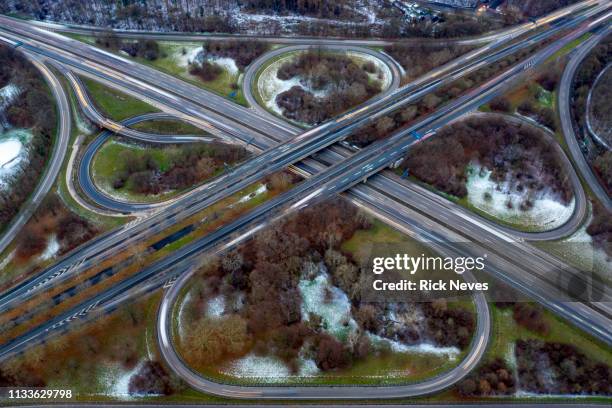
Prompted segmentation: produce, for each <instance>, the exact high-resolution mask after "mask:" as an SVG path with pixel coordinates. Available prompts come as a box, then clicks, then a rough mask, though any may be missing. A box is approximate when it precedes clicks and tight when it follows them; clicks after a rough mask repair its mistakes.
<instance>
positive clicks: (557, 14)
mask: <svg viewBox="0 0 612 408" xmlns="http://www.w3.org/2000/svg"><path fill="white" fill-rule="evenodd" d="M596 3H597V0H588V1H583V2H580V3H576V4H572V5H570V6H568V7H565V8H562V9H559V10H556V11H554V12H553V13H550V14H549V15H548V16H545V17H544V18H542V19H539V20H537V21H536V22H528V23H524V24H519V25H517V26H513V27H509V28H506V29H501V30H499V31H496V32H491V33H486V34H484V35H481V36H477V37H474V38H459V39H424V38H399V39H368V38H357V39H353V38H328V37H304V36H264V35H262V36H253V35H240V34H214V33H181V32H162V31H144V30H123V29H112V30H110V31H112V32H113V33H114V34H115V35H117V36H118V37H121V38H133V39H139V38H147V39H152V40H159V41H206V40H224V41H227V40H240V39H243V40H259V41H266V42H270V43H273V44H287V45H354V46H363V47H384V46H386V45H391V44H395V43H398V42H402V43H418V44H422V43H430V44H457V45H481V44H485V43H488V42H491V41H494V40H498V39H500V38H504V37H506V38H511V37H514V36H517V35H520V34H521V33H523V32H525V30H529V29H530V28H531V27H532V26H533V25H544V24H547V23H548V22H550V21H552V20H554V19H558V18H562V17H565V16H567V15H570V14H572V13H574V12H577V11H579V10H581V9H584V8H585V7H589V6H592V5H594V4H596ZM28 23H29V24H32V25H36V26H39V27H41V28H44V29H45V30H50V31H56V32H60V33H72V34H80V35H96V34H100V33H104V32H109V29H108V28H106V27H104V28H101V27H97V26H89V25H79V24H58V23H52V22H47V21H37V20H30V21H28Z"/></svg>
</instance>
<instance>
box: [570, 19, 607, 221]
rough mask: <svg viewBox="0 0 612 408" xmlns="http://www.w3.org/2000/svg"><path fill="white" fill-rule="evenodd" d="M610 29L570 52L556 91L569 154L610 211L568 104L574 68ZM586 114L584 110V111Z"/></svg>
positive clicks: (604, 192) (590, 186) (602, 31)
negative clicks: (582, 147) (576, 132)
mask: <svg viewBox="0 0 612 408" xmlns="http://www.w3.org/2000/svg"><path fill="white" fill-rule="evenodd" d="M610 31H612V26H611V25H607V26H606V27H604V29H603V30H601V31H599V32H598V33H595V34H594V35H593V36H592V37H591V38H589V39H588V40H587V41H585V42H583V43H582V44H580V45H579V46H578V48H577V49H576V50H575V51H574V52H573V53H572V54H570V60H569V62H568V63H567V65H566V66H565V70H564V71H563V76H562V77H561V84H560V86H559V93H558V106H559V114H560V117H561V126H562V129H563V137H564V138H565V142H566V143H567V146H568V148H569V151H570V154H571V156H572V160H573V161H574V164H575V165H576V167H577V168H578V170H579V171H580V174H581V176H582V177H583V178H584V180H585V181H586V183H587V184H588V186H589V188H590V189H591V191H592V192H593V193H594V194H595V196H597V199H598V200H599V202H600V203H601V204H602V205H603V206H604V207H605V208H606V209H607V210H608V211H612V200H611V199H610V197H609V196H608V193H607V192H606V190H605V189H604V188H603V186H602V185H601V183H600V181H599V179H598V177H597V176H596V175H595V173H594V172H593V169H592V168H591V165H590V164H589V163H588V162H587V160H586V158H585V157H584V155H583V153H582V149H581V148H580V144H579V142H578V138H577V135H576V134H575V132H574V125H573V123H572V113H571V110H570V104H571V100H572V95H571V94H572V83H573V79H574V76H575V75H576V70H577V69H578V67H579V66H580V63H581V62H582V61H583V60H584V58H586V56H587V55H588V54H589V52H590V51H591V50H592V49H593V48H594V47H595V46H596V45H597V44H598V43H599V42H600V41H601V40H602V39H603V38H604V37H605V36H606V35H608V34H609V33H610ZM585 114H586V112H585Z"/></svg>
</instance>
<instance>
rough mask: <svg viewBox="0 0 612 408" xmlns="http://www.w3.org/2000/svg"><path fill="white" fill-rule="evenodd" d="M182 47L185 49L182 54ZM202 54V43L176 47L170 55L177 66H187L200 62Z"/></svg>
mask: <svg viewBox="0 0 612 408" xmlns="http://www.w3.org/2000/svg"><path fill="white" fill-rule="evenodd" d="M183 48H184V49H185V51H186V52H185V53H184V54H183ZM203 55H204V49H203V48H202V45H191V46H190V45H184V46H183V47H181V48H178V49H177V50H176V52H175V53H174V54H173V56H172V57H173V59H174V60H175V61H176V64H177V65H178V66H179V67H185V68H187V67H188V66H189V65H191V64H193V63H201V62H202V56H203Z"/></svg>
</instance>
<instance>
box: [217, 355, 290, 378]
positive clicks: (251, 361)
mask: <svg viewBox="0 0 612 408" xmlns="http://www.w3.org/2000/svg"><path fill="white" fill-rule="evenodd" d="M220 371H221V373H222V374H226V375H231V376H234V377H239V378H251V379H259V378H265V379H266V380H269V381H274V380H276V381H285V379H286V378H287V377H288V376H289V374H290V373H289V368H288V367H287V365H286V364H285V363H283V361H281V360H280V359H279V358H277V357H273V356H256V355H254V354H247V355H246V356H244V357H242V358H239V359H236V360H234V361H232V362H231V363H230V364H228V366H227V367H222V368H221V370H220Z"/></svg>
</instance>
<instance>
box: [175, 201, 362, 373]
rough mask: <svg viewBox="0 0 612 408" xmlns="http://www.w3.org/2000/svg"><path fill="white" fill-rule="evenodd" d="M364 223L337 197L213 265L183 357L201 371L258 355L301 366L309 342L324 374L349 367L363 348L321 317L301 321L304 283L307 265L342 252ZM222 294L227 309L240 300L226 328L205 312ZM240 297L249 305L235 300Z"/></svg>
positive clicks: (196, 303)
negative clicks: (329, 329)
mask: <svg viewBox="0 0 612 408" xmlns="http://www.w3.org/2000/svg"><path fill="white" fill-rule="evenodd" d="M364 222H365V221H364V219H363V218H362V217H360V216H357V210H356V209H355V208H354V207H353V206H351V205H350V204H348V203H347V202H346V201H344V200H343V199H340V198H338V199H334V200H332V201H331V202H327V203H325V204H320V205H317V206H315V207H312V208H309V209H306V210H305V211H304V212H303V213H301V214H298V215H295V216H293V217H291V218H289V219H287V220H285V221H283V222H281V223H277V224H274V225H273V226H272V227H270V228H268V229H266V230H265V231H263V232H261V233H259V234H258V235H257V236H255V238H254V239H253V240H252V241H250V242H248V243H246V244H244V245H243V246H241V247H240V248H239V249H237V250H235V251H233V252H231V253H229V254H226V255H224V257H223V260H222V261H215V262H212V263H210V264H209V265H207V267H205V268H204V269H203V270H202V271H201V275H200V276H201V278H202V280H201V281H200V284H199V285H198V289H197V291H196V293H198V295H197V296H193V297H192V298H194V301H193V304H192V306H191V307H190V308H188V309H187V311H186V312H187V313H189V314H190V317H189V320H194V321H195V323H194V324H193V325H192V328H190V330H189V331H190V334H188V335H187V336H185V339H184V341H185V342H186V344H187V345H188V346H189V347H188V348H186V349H185V350H187V352H186V353H185V354H186V355H185V356H184V358H187V359H188V361H189V362H190V364H192V365H193V366H194V367H202V366H206V365H208V364H211V363H213V364H214V363H218V362H219V361H222V360H224V359H227V358H231V357H235V356H238V355H242V354H245V353H246V352H248V351H249V350H253V351H255V352H256V353H258V354H273V355H276V356H278V357H279V358H281V359H283V360H284V361H285V362H287V364H288V365H289V366H290V367H293V368H294V369H297V367H298V365H297V359H298V354H299V352H300V349H301V348H302V346H303V345H304V343H305V342H306V341H308V342H309V344H310V346H311V347H312V350H311V352H312V354H313V356H314V358H315V361H316V362H317V365H318V366H319V367H320V368H321V369H334V368H339V367H344V366H346V365H347V364H349V363H350V361H352V358H353V356H354V355H355V352H356V351H354V350H353V349H352V348H350V347H349V346H347V345H346V344H343V343H341V342H339V341H338V340H337V339H335V338H333V337H331V336H330V335H328V334H327V333H326V332H325V331H324V330H323V328H322V326H321V322H320V318H319V319H317V318H316V317H314V316H313V318H312V319H309V321H303V320H302V317H301V311H300V307H301V302H302V299H301V296H300V292H299V290H298V283H299V281H300V279H301V277H302V273H303V268H304V265H305V264H306V263H308V264H311V263H315V262H320V261H321V260H322V254H323V253H325V251H326V250H328V249H329V248H330V247H331V248H336V249H337V248H339V246H340V244H341V243H342V242H343V241H344V240H346V239H348V238H350V237H351V236H352V235H353V233H354V232H355V231H356V230H357V229H359V228H362V227H367V226H368V225H367V224H364ZM218 293H221V294H223V295H224V296H225V298H226V302H225V303H226V304H236V303H240V304H239V306H237V307H236V309H235V310H230V314H228V315H226V316H224V317H223V319H222V321H223V323H222V324H221V323H220V320H221V319H215V321H214V322H211V321H210V318H207V317H203V316H202V315H201V310H202V304H203V303H204V302H205V300H206V299H209V298H211V297H212V296H215V295H216V294H218ZM239 293H243V296H242V297H241V299H242V301H241V302H242V303H241V302H236V299H237V294H239ZM227 312H228V311H227V310H226V313H227ZM181 344H182V343H181ZM194 350H195V352H194ZM349 357H350V358H349Z"/></svg>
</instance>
